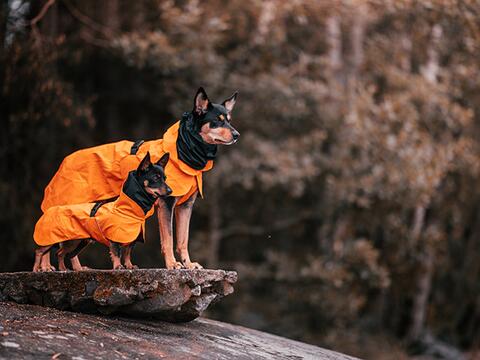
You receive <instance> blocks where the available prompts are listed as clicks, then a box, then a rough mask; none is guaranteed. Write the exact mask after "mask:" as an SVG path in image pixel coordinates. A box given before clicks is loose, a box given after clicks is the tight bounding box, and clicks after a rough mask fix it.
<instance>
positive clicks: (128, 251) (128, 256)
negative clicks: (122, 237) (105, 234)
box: [123, 241, 138, 270]
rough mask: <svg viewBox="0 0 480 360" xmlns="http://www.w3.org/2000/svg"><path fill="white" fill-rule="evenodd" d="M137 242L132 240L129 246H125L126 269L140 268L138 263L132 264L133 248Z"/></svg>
mask: <svg viewBox="0 0 480 360" xmlns="http://www.w3.org/2000/svg"><path fill="white" fill-rule="evenodd" d="M135 243H136V241H134V242H132V243H131V244H128V245H127V246H125V253H124V259H123V263H124V265H125V268H126V269H130V270H132V269H138V266H137V265H133V264H132V250H133V247H134V246H135Z"/></svg>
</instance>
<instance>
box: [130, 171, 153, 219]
mask: <svg viewBox="0 0 480 360" xmlns="http://www.w3.org/2000/svg"><path fill="white" fill-rule="evenodd" d="M122 191H123V193H124V194H125V195H127V196H128V197H129V198H130V199H132V200H133V201H134V202H136V203H137V204H138V206H140V207H141V208H142V210H143V212H144V213H145V214H147V213H148V212H149V211H150V209H151V208H152V206H153V204H154V203H155V200H156V198H155V197H154V196H153V195H152V194H149V193H148V192H146V191H145V188H144V187H143V186H142V185H141V184H140V183H139V182H138V180H137V178H136V176H135V171H130V173H129V174H128V177H127V180H126V181H125V183H124V184H123V188H122Z"/></svg>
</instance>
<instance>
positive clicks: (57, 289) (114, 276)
mask: <svg viewBox="0 0 480 360" xmlns="http://www.w3.org/2000/svg"><path fill="white" fill-rule="evenodd" d="M236 281H237V273H236V272H234V271H224V270H166V269H141V270H116V271H110V270H91V271H80V272H73V271H63V272H62V271H55V272H48V273H39V272H37V273H33V272H16V273H0V300H7V301H14V302H17V303H21V304H34V305H43V306H48V307H53V308H57V309H61V310H73V311H77V312H84V313H102V314H123V315H128V316H133V317H154V318H157V319H161V320H165V321H171V322H182V321H190V320H193V319H195V318H196V317H198V316H199V315H200V314H201V313H202V312H203V311H204V310H205V309H206V308H207V307H208V306H209V305H210V304H211V303H214V302H217V301H219V300H220V299H222V298H223V297H225V296H227V295H229V294H231V293H233V286H232V285H233V284H234V283H235V282H236Z"/></svg>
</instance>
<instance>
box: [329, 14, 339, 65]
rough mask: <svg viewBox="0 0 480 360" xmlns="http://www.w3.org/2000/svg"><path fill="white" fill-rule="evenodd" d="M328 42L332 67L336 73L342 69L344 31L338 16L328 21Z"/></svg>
mask: <svg viewBox="0 0 480 360" xmlns="http://www.w3.org/2000/svg"><path fill="white" fill-rule="evenodd" d="M327 41H328V44H329V51H328V58H329V59H330V66H331V67H332V69H333V71H334V72H337V71H339V70H340V69H341V68H342V31H341V29H340V19H339V17H338V16H336V15H334V16H331V17H330V18H328V20H327Z"/></svg>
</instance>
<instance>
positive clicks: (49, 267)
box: [39, 266, 56, 272]
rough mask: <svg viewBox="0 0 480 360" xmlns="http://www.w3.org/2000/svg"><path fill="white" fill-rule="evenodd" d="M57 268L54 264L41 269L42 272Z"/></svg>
mask: <svg viewBox="0 0 480 360" xmlns="http://www.w3.org/2000/svg"><path fill="white" fill-rule="evenodd" d="M55 270H56V269H55V268H54V267H53V266H47V267H44V268H40V269H39V271H40V272H52V271H55Z"/></svg>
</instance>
